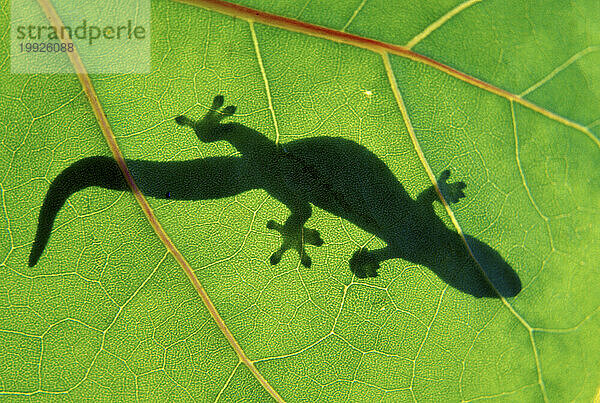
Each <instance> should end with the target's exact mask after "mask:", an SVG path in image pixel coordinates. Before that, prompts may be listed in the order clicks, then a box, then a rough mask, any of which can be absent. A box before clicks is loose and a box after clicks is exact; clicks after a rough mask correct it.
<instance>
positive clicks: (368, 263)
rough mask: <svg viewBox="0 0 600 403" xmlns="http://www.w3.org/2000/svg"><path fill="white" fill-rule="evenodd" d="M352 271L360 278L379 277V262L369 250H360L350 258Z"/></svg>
mask: <svg viewBox="0 0 600 403" xmlns="http://www.w3.org/2000/svg"><path fill="white" fill-rule="evenodd" d="M349 263H350V270H351V271H352V273H354V274H355V275H356V277H359V278H367V277H377V269H379V261H378V260H377V258H376V257H375V256H374V255H373V253H371V252H369V251H368V250H367V249H359V250H357V251H356V252H354V254H353V255H352V257H351V258H350V262H349Z"/></svg>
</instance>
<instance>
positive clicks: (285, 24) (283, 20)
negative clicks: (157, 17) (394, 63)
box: [175, 0, 600, 147]
mask: <svg viewBox="0 0 600 403" xmlns="http://www.w3.org/2000/svg"><path fill="white" fill-rule="evenodd" d="M175 1H177V2H179V3H184V4H189V5H193V6H198V7H202V8H206V9H209V10H214V11H217V12H219V13H222V14H226V15H229V16H232V17H236V18H241V19H244V20H247V21H256V22H259V23H262V24H265V25H269V26H273V27H277V28H282V29H285V30H288V31H294V32H300V33H303V34H307V35H311V36H316V37H319V38H324V39H328V40H331V41H334V42H340V43H345V44H348V45H352V46H356V47H359V48H363V49H368V50H371V51H373V52H377V53H380V54H384V53H391V54H394V55H398V56H402V57H405V58H407V59H410V60H414V61H416V62H419V63H423V64H426V65H428V66H431V67H433V68H435V69H437V70H440V71H442V72H444V73H446V74H449V75H450V76H452V77H455V78H458V79H459V80H461V81H464V82H467V83H469V84H471V85H474V86H476V87H478V88H481V89H483V90H486V91H489V92H491V93H493V94H496V95H498V96H501V97H503V98H506V99H509V100H511V101H514V102H516V103H518V104H520V105H522V106H524V107H526V108H529V109H531V110H533V111H535V112H538V113H540V114H542V115H544V116H546V117H547V118H549V119H552V120H555V121H557V122H560V123H562V124H564V125H566V126H569V127H572V128H574V129H576V130H579V131H581V132H583V133H584V134H585V135H587V136H588V137H589V138H590V139H591V140H592V141H593V142H594V143H595V144H596V145H597V146H598V147H600V140H599V139H598V138H596V136H594V135H593V134H592V132H591V131H590V130H589V128H587V127H586V126H583V125H581V124H579V123H577V122H573V121H572V120H569V119H567V118H565V117H563V116H560V115H557V114H556V113H554V112H551V111H549V110H547V109H545V108H542V107H541V106H539V105H536V104H534V103H532V102H530V101H528V100H526V99H524V98H522V97H520V96H519V95H516V94H513V93H512V92H509V91H507V90H504V89H502V88H499V87H496V86H495V85H492V84H490V83H487V82H485V81H482V80H480V79H478V78H475V77H473V76H470V75H468V74H465V73H463V72H461V71H458V70H456V69H454V68H452V67H450V66H448V65H445V64H443V63H440V62H438V61H437V60H433V59H431V58H429V57H427V56H424V55H421V54H419V53H416V52H414V51H412V50H410V49H409V48H407V47H405V46H401V45H394V44H391V43H387V42H382V41H378V40H375V39H370V38H365V37H362V36H358V35H354V34H349V33H347V32H343V31H337V30H335V29H331V28H326V27H322V26H319V25H315V24H310V23H308V22H304V21H298V20H295V19H293V18H288V17H282V16H280V15H275V14H271V13H267V12H264V11H260V10H255V9H252V8H249V7H244V6H240V5H238V4H231V3H227V2H224V1H221V0H175Z"/></svg>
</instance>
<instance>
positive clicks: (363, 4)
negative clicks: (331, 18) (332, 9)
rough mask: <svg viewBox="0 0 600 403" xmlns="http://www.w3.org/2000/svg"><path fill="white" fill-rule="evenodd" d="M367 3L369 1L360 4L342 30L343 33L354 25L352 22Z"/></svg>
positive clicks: (364, 0)
mask: <svg viewBox="0 0 600 403" xmlns="http://www.w3.org/2000/svg"><path fill="white" fill-rule="evenodd" d="M366 2H367V0H362V1H361V2H360V4H359V5H358V7H357V8H356V10H354V12H353V13H352V16H350V19H349V20H348V22H347V23H346V25H344V27H343V28H342V32H344V31H345V30H346V29H348V27H349V26H350V24H352V21H354V19H355V18H356V16H357V15H358V13H360V10H362V8H363V7H364V6H365V3H366Z"/></svg>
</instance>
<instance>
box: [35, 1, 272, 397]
mask: <svg viewBox="0 0 600 403" xmlns="http://www.w3.org/2000/svg"><path fill="white" fill-rule="evenodd" d="M38 3H39V4H40V6H41V7H42V10H43V11H44V13H45V14H46V17H47V19H48V21H49V22H50V24H51V25H52V26H54V27H57V29H60V28H59V27H62V26H64V25H63V23H62V20H61V18H60V17H59V16H58V14H57V13H56V10H55V9H54V6H53V5H52V3H51V2H50V0H38ZM61 40H62V42H63V43H65V44H66V45H67V46H68V45H70V44H72V45H73V47H74V51H73V52H67V53H68V56H69V59H70V61H71V64H72V65H73V67H74V69H75V71H76V72H77V77H78V79H79V82H80V83H81V86H82V87H83V90H84V91H85V94H86V96H87V97H88V100H89V102H90V106H91V107H92V110H93V111H94V115H95V116H96V120H97V121H98V124H99V125H100V129H101V130H102V134H103V135H104V138H105V140H106V142H107V143H108V146H109V148H110V150H111V152H112V154H113V157H114V159H115V161H116V162H117V164H118V165H119V168H120V169H121V172H122V173H123V176H124V177H125V180H126V181H127V184H128V185H129V187H130V188H131V191H132V193H133V195H134V197H135V199H136V201H137V202H138V204H139V205H140V207H141V208H142V210H143V212H144V214H145V215H146V218H147V219H148V221H149V223H150V225H151V226H152V229H153V230H154V232H155V233H156V235H157V236H158V237H159V239H160V240H161V242H162V243H163V244H164V245H165V247H166V248H167V250H168V251H169V252H170V253H171V255H173V257H174V258H175V260H176V261H177V263H179V265H180V266H181V267H182V268H183V271H184V272H185V274H186V275H187V277H188V279H189V280H190V281H191V283H192V285H193V286H194V288H195V289H196V292H197V293H198V294H199V295H200V297H201V298H202V301H203V302H204V305H205V306H206V308H207V309H208V311H209V313H210V315H211V316H212V318H213V319H214V321H215V322H216V324H217V326H218V327H219V329H220V330H221V332H222V333H223V335H224V336H225V337H226V338H227V340H228V341H229V344H230V345H231V347H232V348H233V349H234V350H235V352H236V354H237V355H238V358H239V359H240V361H242V362H243V363H244V364H245V365H246V366H247V367H248V369H249V370H250V371H251V372H252V374H253V375H254V376H255V377H256V379H257V380H258V382H259V383H260V384H261V385H262V386H263V387H264V388H265V390H267V392H268V393H269V394H270V395H271V396H272V397H273V398H274V399H275V400H277V401H283V399H282V398H281V396H279V394H278V393H277V392H276V391H275V389H273V387H272V386H271V385H270V384H269V383H268V382H267V380H266V379H265V378H264V377H263V376H262V374H261V373H260V372H258V370H257V369H256V367H255V365H254V363H253V362H252V361H251V360H250V359H249V358H248V357H247V356H246V353H245V352H244V351H243V350H242V348H241V346H240V345H239V344H238V342H237V340H236V339H235V338H234V337H233V334H232V333H231V331H230V330H229V328H228V327H227V325H226V324H225V322H224V321H223V318H222V317H221V315H220V314H219V312H218V311H217V308H216V307H215V306H214V304H213V303H212V301H211V299H210V297H209V296H208V294H207V293H206V290H204V287H202V284H200V281H199V280H198V277H196V274H195V273H194V270H193V269H192V267H191V265H190V264H189V263H188V261H187V260H186V259H185V257H184V256H183V255H182V254H181V252H179V250H178V249H177V247H176V246H175V244H174V243H173V241H172V240H171V238H170V237H169V235H167V233H166V232H165V230H164V229H163V228H162V225H161V224H160V222H159V221H158V219H157V218H156V215H155V214H154V211H153V210H152V208H151V207H150V204H149V203H148V201H147V200H146V198H145V197H144V195H143V194H142V192H141V191H140V189H139V188H138V186H137V184H136V183H135V181H134V180H133V176H132V175H131V173H130V172H129V169H128V168H127V165H126V164H125V159H124V158H123V154H122V153H121V150H120V149H119V146H118V144H117V141H116V139H115V135H114V133H113V131H112V128H111V126H110V124H109V122H108V119H107V117H106V115H105V113H104V110H103V108H102V104H101V103H100V100H99V98H98V95H97V93H96V90H95V89H94V86H93V84H92V80H91V79H90V77H89V75H88V74H87V71H86V68H85V66H84V64H83V62H82V60H81V58H80V57H79V53H78V52H77V49H76V47H75V45H74V44H73V42H72V41H71V38H70V36H68V35H66V36H65V37H64V38H61Z"/></svg>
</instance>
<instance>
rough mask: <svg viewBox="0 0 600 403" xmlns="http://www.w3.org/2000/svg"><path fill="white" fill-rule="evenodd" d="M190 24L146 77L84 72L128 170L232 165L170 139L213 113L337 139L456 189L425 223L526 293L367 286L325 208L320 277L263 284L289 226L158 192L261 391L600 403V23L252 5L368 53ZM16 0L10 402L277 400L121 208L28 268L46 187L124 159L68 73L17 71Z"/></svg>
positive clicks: (418, 283)
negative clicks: (479, 250) (469, 240)
mask: <svg viewBox="0 0 600 403" xmlns="http://www.w3.org/2000/svg"><path fill="white" fill-rule="evenodd" d="M199 3H200V7H197V6H190V5H184V4H180V3H176V2H172V1H167V0H157V1H154V2H153V3H152V6H153V9H152V16H153V20H152V72H151V73H150V74H148V75H93V76H91V80H92V83H93V85H94V87H95V89H96V92H97V93H98V97H99V99H100V102H101V104H102V106H103V109H104V111H105V113H106V115H107V119H108V122H109V123H110V125H111V127H112V129H113V131H114V133H115V136H116V138H117V142H118V145H119V147H120V149H121V152H122V153H123V155H124V156H125V157H126V158H129V159H146V160H155V161H182V160H189V159H195V158H206V157H211V156H228V155H235V154H236V151H235V149H234V148H233V147H231V145H229V144H228V143H226V142H216V143H210V144H204V143H200V142H199V141H198V139H197V138H196V136H195V135H194V133H193V132H192V131H191V130H190V129H189V128H185V127H181V126H178V125H176V124H175V122H174V118H175V117H176V116H179V115H181V114H185V115H187V116H190V117H193V118H195V119H197V118H200V117H201V116H203V115H204V114H205V113H206V111H207V108H208V106H209V105H210V103H211V100H212V99H213V97H214V96H215V95H216V94H223V95H224V96H225V100H226V102H230V103H232V104H235V105H236V106H237V112H236V115H235V116H234V117H233V118H232V121H235V122H239V123H242V124H244V125H246V126H248V127H251V128H253V129H255V130H257V131H259V132H260V133H263V134H264V135H265V136H267V137H269V138H270V139H272V140H275V139H278V140H279V142H280V143H282V144H285V143H287V142H289V141H293V140H296V139H300V138H308V137H315V136H323V135H327V136H339V137H342V138H345V139H350V140H353V141H355V142H357V143H360V144H362V145H364V146H365V147H367V148H368V149H369V150H370V151H372V152H373V153H375V154H376V155H377V156H378V157H379V159H380V160H382V161H383V162H385V164H386V165H387V166H388V167H389V168H390V170H391V171H392V172H393V173H394V175H395V176H396V177H397V178H398V180H399V181H400V182H401V183H402V185H403V186H404V188H405V189H406V191H407V192H408V193H409V195H410V196H411V198H413V199H416V197H417V196H418V195H419V193H420V192H421V191H423V190H425V189H426V188H427V187H429V186H431V185H432V180H431V178H432V177H433V178H436V177H438V176H439V174H440V173H441V172H442V171H444V170H445V169H450V170H451V171H452V175H453V176H452V178H453V179H455V180H463V181H465V182H466V183H467V188H466V189H465V193H466V198H465V199H462V200H461V201H460V202H459V203H458V204H453V205H451V206H450V209H449V210H446V209H444V208H443V207H441V206H439V205H436V213H437V214H438V216H439V217H440V218H441V219H442V220H443V221H444V222H445V223H446V225H447V226H448V228H450V229H452V230H453V231H458V229H459V228H460V230H461V231H463V232H464V233H467V234H470V235H472V236H476V237H477V238H478V239H480V240H481V241H483V242H485V243H486V244H488V245H490V246H491V247H492V248H493V249H494V250H496V251H497V252H498V253H500V255H501V256H502V257H503V258H504V259H505V260H506V261H507V262H508V263H509V264H510V265H511V266H512V267H513V268H514V269H515V271H516V272H517V274H518V275H519V277H520V279H521V282H522V285H523V289H522V291H521V292H520V293H519V294H518V295H517V296H515V297H511V298H507V299H497V298H476V297H474V296H471V295H469V294H466V293H463V292H461V291H459V290H457V289H455V288H453V287H451V286H449V285H448V284H446V283H445V282H444V281H442V280H441V279H440V278H439V277H437V276H436V275H435V274H434V273H433V272H432V271H431V270H429V269H428V268H427V267H425V266H421V265H418V264H415V263H412V262H409V261H405V260H402V259H392V260H388V261H385V262H383V263H382V265H381V268H380V269H379V276H378V277H375V278H367V279H359V278H357V277H354V276H353V275H352V273H351V272H350V270H349V268H348V260H349V259H350V257H351V256H352V254H353V253H354V251H355V250H357V248H359V247H364V246H367V247H368V248H369V249H373V248H377V247H381V246H383V245H384V242H383V241H381V240H380V239H378V238H376V237H374V236H372V235H371V234H369V233H367V232H365V231H363V230H361V229H359V228H358V227H356V226H354V225H352V224H351V223H349V222H347V221H344V220H342V219H340V218H338V217H336V216H334V215H332V214H331V213H329V212H327V211H324V210H320V209H318V208H313V214H312V217H311V218H310V220H309V221H308V223H307V225H308V226H310V227H311V228H317V229H318V230H319V231H320V233H321V236H322V237H323V239H324V240H325V244H324V245H323V246H321V247H318V248H317V247H308V248H307V250H308V251H309V253H310V255H311V257H312V266H311V267H310V268H306V267H304V266H302V265H300V264H299V259H298V255H297V254H295V252H288V253H287V254H285V255H284V257H283V259H282V261H281V262H280V263H279V264H277V265H271V264H270V263H269V256H270V255H271V253H272V252H273V251H274V250H276V249H277V247H278V246H279V243H280V237H279V235H278V234H277V233H275V232H273V231H270V230H268V229H267V228H266V223H267V222H268V221H269V220H272V219H274V220H276V221H278V222H282V221H284V220H285V219H286V217H287V215H288V210H287V209H286V208H285V207H284V206H283V205H282V204H281V203H279V202H278V201H276V200H275V199H273V198H272V197H271V196H270V195H269V194H268V193H267V192H266V191H264V190H252V191H248V192H245V193H242V194H239V195H236V196H232V197H227V198H222V199H215V200H209V201H179V200H161V199H155V198H151V197H148V202H149V203H150V205H151V207H152V209H153V211H154V213H155V215H156V217H157V218H158V220H159V222H160V223H161V224H162V227H163V228H164V229H165V231H166V232H167V233H168V235H169V236H170V238H171V239H172V241H173V243H174V245H175V246H176V248H177V249H178V250H179V252H181V254H182V255H183V256H184V257H185V259H186V260H187V261H188V262H189V264H190V266H191V267H192V268H193V270H194V272H195V274H196V276H197V277H198V279H199V280H200V282H201V284H202V285H203V287H204V288H205V289H206V292H207V294H208V295H209V297H210V299H211V300H212V302H213V303H214V305H215V307H216V309H217V310H218V312H219V313H220V315H221V317H222V318H223V320H224V323H225V325H226V326H227V327H228V329H229V330H230V331H231V334H232V335H233V337H234V338H235V340H236V341H237V343H239V346H240V347H241V349H242V350H243V352H244V354H245V355H246V356H247V357H248V359H249V360H251V361H252V362H253V363H254V365H255V367H256V369H257V371H258V372H259V373H260V377H262V378H263V379H264V380H266V382H268V383H269V384H270V385H271V386H272V387H273V388H274V389H275V390H276V391H277V393H278V394H279V395H280V396H281V397H282V398H283V399H285V400H289V401H298V400H305V401H317V400H323V401H342V400H350V401H372V400H388V401H412V400H428V401H438V400H448V401H459V400H460V401H471V400H476V399H483V398H489V399H493V400H507V401H540V400H550V401H567V400H569V401H570V400H577V401H590V400H592V399H593V396H594V395H597V394H598V393H599V390H600V389H599V387H600V372H599V371H598V368H597V363H598V362H600V348H599V345H598V337H597V335H598V332H599V331H600V319H599V316H598V315H597V313H598V307H599V306H600V293H598V292H597V290H598V289H599V288H600V280H599V276H598V270H597V268H598V262H600V225H599V224H600V203H599V201H600V187H599V186H598V184H599V183H600V175H599V173H598V167H599V166H600V152H599V146H600V141H599V140H598V136H599V135H600V69H599V68H598V66H599V65H600V40H599V39H598V38H600V25H599V24H598V21H600V3H598V2H597V1H593V0H588V1H574V2H561V1H556V2H547V1H546V2H535V4H534V3H531V2H520V1H512V2H507V1H487V0H486V1H481V2H478V1H469V2H466V3H462V4H461V3H458V2H451V1H434V2H423V4H415V3H413V2H404V1H403V2H402V3H401V4H400V3H398V4H393V5H390V4H389V2H384V1H380V0H373V1H371V0H368V1H364V0H363V1H359V0H356V1H352V2H350V1H349V2H323V1H313V2H305V1H259V0H254V1H247V2H243V5H245V6H248V7H252V8H254V9H257V10H259V11H263V12H266V13H273V14H275V15H279V16H283V17H289V18H294V19H296V20H299V21H302V22H306V23H310V24H317V25H320V26H324V27H327V28H328V29H330V30H333V31H342V30H343V31H344V32H348V33H350V34H354V35H356V36H357V37H344V36H343V35H341V34H336V33H335V32H331V31H322V32H321V33H320V34H319V35H317V36H315V35H314V33H315V32H314V30H313V31H311V30H312V29H313V28H310V27H309V28H306V27H304V28H302V29H299V28H298V27H299V25H298V24H297V23H293V22H289V21H287V20H286V21H287V22H285V23H284V24H283V25H284V26H282V25H281V24H279V25H278V23H276V22H275V21H276V20H275V19H273V18H272V17H270V16H268V15H267V16H266V17H265V16H264V15H263V17H264V18H263V17H261V15H262V14H259V15H256V14H244V9H237V11H235V13H237V18H236V17H232V16H230V15H227V13H230V12H229V11H226V9H224V8H223V7H220V6H218V4H219V3H213V2H209V1H206V2H199ZM1 4H2V16H1V17H0V21H1V24H2V25H1V27H0V30H1V31H2V32H3V33H4V37H3V38H4V39H3V41H2V42H1V52H2V56H3V58H2V60H3V61H4V62H3V64H2V66H1V71H0V77H1V79H0V105H1V108H0V116H1V117H2V123H3V124H2V125H1V126H0V137H1V138H2V143H1V144H0V192H1V193H0V196H1V204H0V209H1V210H2V214H0V254H1V259H0V290H1V292H0V309H1V310H0V312H1V313H0V362H1V365H0V393H2V395H3V396H10V397H23V396H30V397H35V398H42V399H51V398H56V397H58V398H73V399H82V398H94V399H115V400H116V399H120V400H134V399H139V400H148V399H161V400H163V399H165V400H166V399H185V400H192V399H195V400H201V401H204V400H217V399H220V400H225V401H229V400H233V401H238V400H242V399H246V400H251V401H264V400H267V399H272V398H273V396H272V395H269V392H268V391H267V389H265V388H264V387H263V386H262V385H261V383H260V382H259V380H258V379H257V377H256V376H255V374H254V373H253V372H252V371H251V369H250V368H249V367H248V366H247V365H245V364H244V363H240V360H239V358H238V356H237V355H236V352H235V350H234V348H232V346H231V344H230V343H229V342H228V340H227V338H226V337H225V336H224V335H223V333H222V332H221V330H220V328H219V326H218V325H217V324H216V323H215V321H214V320H213V318H212V317H211V314H210V313H209V310H208V309H207V308H206V306H205V305H204V304H203V302H202V299H201V298H200V297H199V296H198V293H197V292H196V290H195V289H194V287H193V286H192V284H191V283H190V281H189V280H188V278H187V277H186V276H185V274H184V272H183V270H182V268H181V267H180V265H179V264H178V263H177V261H176V260H175V259H174V258H173V256H172V255H171V254H170V253H169V252H168V250H167V249H166V248H165V245H164V244H163V243H161V241H160V240H159V238H158V237H157V236H156V234H155V232H154V230H153V228H152V227H151V226H150V225H149V223H148V221H147V219H146V217H145V216H144V214H143V212H142V209H140V207H139V205H138V204H137V202H136V199H135V198H134V197H133V195H132V194H131V193H128V192H119V191H110V190H105V189H100V188H87V189H85V190H83V191H81V192H77V193H76V194H74V195H73V196H71V197H70V198H69V199H68V202H67V204H65V206H64V207H63V208H62V209H61V211H60V213H59V214H58V217H57V219H56V222H55V224H54V228H53V233H52V236H51V238H50V241H49V243H48V245H47V247H46V250H45V252H44V254H43V255H42V257H41V259H40V261H39V263H38V264H37V265H36V266H34V267H31V268H30V267H28V265H27V261H28V255H29V252H30V249H31V246H32V242H33V239H34V237H35V231H36V227H37V218H38V213H39V209H40V206H41V204H42V201H43V200H44V197H45V195H46V192H47V190H48V188H49V185H50V183H51V181H52V180H53V179H54V178H55V177H56V176H57V175H58V174H59V173H60V172H62V171H63V170H64V169H65V168H66V167H68V166H70V165H71V164H73V163H74V162H75V161H78V160H80V159H82V158H84V157H89V156H94V155H104V156H111V154H110V151H109V148H108V147H107V145H106V142H105V140H104V138H103V134H102V132H101V130H100V127H99V125H98V122H97V121H96V119H95V117H94V113H93V110H92V108H91V106H90V104H89V101H88V99H87V97H86V95H85V93H84V92H83V90H82V87H81V84H80V83H79V81H78V80H77V77H76V76H74V75H54V74H46V75H13V74H11V73H10V62H9V53H8V49H9V37H10V36H9V34H8V25H9V4H8V2H7V1H2V3H1ZM215 4H217V5H215ZM224 10H225V11H224ZM229 10H230V9H229ZM251 16H253V17H252V18H254V19H255V22H253V23H251V22H250V21H249V18H251ZM277 21H280V20H277ZM286 24H287V25H286ZM298 31H300V32H298ZM323 32H325V33H323ZM336 35H337V36H336ZM357 38H358V39H357ZM360 38H370V39H373V40H375V41H378V42H373V43H375V44H376V45H373V44H371V45H368V46H367V48H365V46H363V45H364V44H363V45H360V44H359V42H360V41H359V39H360ZM340 41H343V42H344V43H340ZM357 41H358V42H357ZM377 44H378V45H377ZM381 44H388V45H400V46H402V45H406V44H409V45H411V48H412V50H414V52H416V53H414V54H413V53H410V52H406V49H404V48H402V49H404V50H402V49H401V51H399V50H398V49H400V48H393V47H390V46H388V45H386V46H388V47H387V48H386V49H388V50H387V51H385V53H384V54H383V55H382V54H381V53H380V52H384V50H382V49H383V48H381V47H377V46H380V45H381ZM394 49H395V50H394ZM420 55H425V56H427V57H429V58H431V59H432V60H433V62H430V61H428V60H425V59H423V58H422V57H421V56H420ZM444 66H450V67H451V68H452V69H455V70H450V69H448V68H446V67H444ZM386 68H387V69H386ZM475 79H478V80H481V81H476V80H475ZM396 89H397V91H396ZM519 95H521V97H518V96H519ZM227 105H229V103H228V104H227ZM402 108H405V110H404V111H403V110H402ZM403 112H404V113H403ZM419 154H421V155H419ZM198 175H202V173H201V172H199V173H198ZM449 212H451V213H452V215H453V217H454V219H453V218H452V217H451V216H450V215H449Z"/></svg>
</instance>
